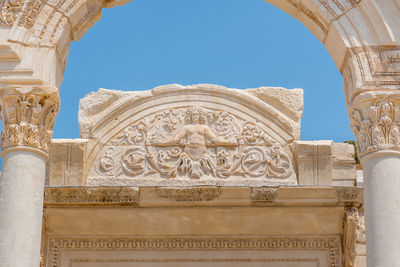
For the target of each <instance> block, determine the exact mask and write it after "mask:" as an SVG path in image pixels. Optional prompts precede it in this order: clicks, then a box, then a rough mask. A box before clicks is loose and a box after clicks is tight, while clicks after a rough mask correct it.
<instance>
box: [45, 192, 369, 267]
mask: <svg viewBox="0 0 400 267" xmlns="http://www.w3.org/2000/svg"><path fill="white" fill-rule="evenodd" d="M362 203H363V198H362V189H361V188H357V187H321V186H320V187H315V186H313V187H299V186H295V187H257V188H250V187H217V186H214V187H201V186H200V187H182V188H177V187H87V186H82V187H47V188H46V189H45V198H44V207H45V214H44V216H45V238H44V240H45V244H46V245H45V246H44V247H43V252H42V255H43V258H44V261H45V262H46V264H47V265H45V266H59V267H66V266H75V265H76V266H79V264H86V265H87V266H96V267H97V266H98V265H97V264H100V263H102V264H106V266H116V267H117V266H124V265H121V264H123V263H125V264H127V263H129V264H131V265H132V266H136V264H138V265H139V266H141V265H140V264H144V263H146V264H150V266H153V265H151V264H156V263H158V264H159V263H160V262H163V263H165V264H166V263H167V262H169V264H172V265H171V266H174V265H173V264H179V263H182V262H184V263H185V265H184V266H192V265H191V264H195V263H196V262H201V263H202V266H215V265H216V264H217V263H221V262H229V263H231V264H237V265H233V266H242V265H240V264H243V263H244V262H246V263H247V262H248V263H249V264H254V263H256V262H257V263H261V262H262V263H263V266H271V267H272V266H273V267H276V266H279V267H281V266H282V267H288V266H293V267H296V266H303V267H314V266H321V267H322V266H326V267H348V266H353V265H352V264H353V263H354V260H355V259H358V260H362V259H363V258H362V257H361V258H356V257H355V255H354V254H353V252H354V249H355V248H358V246H360V245H361V243H362V242H363V238H364V237H363V231H362V225H363V224H362V218H361V217H360V216H359V215H358V209H357V208H359V207H360V206H361V205H362ZM255 218H257V219H255ZM160 224H161V225H162V227H159V225H160ZM66 225H68V227H66ZM165 233H168V234H167V235H165ZM364 239H365V238H364ZM342 249H344V250H342ZM167 251H168V252H169V253H165V252H167ZM194 251H197V253H198V254H193V253H194ZM229 251H234V253H233V254H231V253H229ZM249 251H251V252H249ZM138 252H140V253H138ZM170 253H173V256H172V254H170ZM249 253H250V254H249ZM167 254H168V255H167ZM146 255H148V256H149V257H147V256H146ZM189 255H190V257H189ZM239 255H245V256H243V257H242V256H239ZM357 255H358V254H357ZM150 256H151V257H150ZM346 257H347V258H346ZM357 257H358V256H357ZM146 259H147V260H146ZM189 259H190V260H189ZM218 259H220V260H218ZM344 260H345V262H343V261H344ZM278 263H279V265H276V264H278ZM316 264H317V265H316ZM100 266H101V265H100ZM156 266H157V265H156ZM167 266H169V265H167ZM194 266H196V265H194Z"/></svg>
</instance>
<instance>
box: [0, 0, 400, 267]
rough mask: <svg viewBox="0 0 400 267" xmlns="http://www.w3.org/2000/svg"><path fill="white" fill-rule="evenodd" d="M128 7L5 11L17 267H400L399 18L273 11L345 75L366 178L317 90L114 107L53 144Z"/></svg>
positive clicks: (364, 10) (2, 50)
mask: <svg viewBox="0 0 400 267" xmlns="http://www.w3.org/2000/svg"><path fill="white" fill-rule="evenodd" d="M127 2H129V0H52V1H47V0H43V1H41V0H3V1H0V107H1V110H0V111H1V112H0V114H1V119H2V123H3V130H2V133H1V140H2V142H1V151H2V152H1V157H2V172H1V178H0V215H1V216H0V263H1V266H5V267H27V266H28V267H31V266H32V267H37V266H39V264H40V263H41V261H42V263H43V264H44V265H45V266H73V267H77V266H81V267H82V266H118V267H120V266H137V265H140V266H149V265H150V266H160V265H162V266H168V265H169V266H196V265H197V266H200V265H201V266H204V265H211V266H213V265H217V264H218V265H220V266H222V265H229V266H231V265H236V266H242V265H245V264H246V265H253V266H328V265H329V266H354V264H359V266H362V264H364V263H365V260H366V264H367V266H368V267H388V266H400V253H398V248H399V247H400V228H399V225H400V213H399V210H400V194H399V193H398V192H399V188H400V179H399V177H400V167H399V166H400V97H399V96H400V94H399V92H400V31H399V28H400V16H399V14H400V4H399V1H398V0H331V1H327V0H279V1H277V0H266V2H268V3H271V4H273V5H275V6H277V7H279V8H281V9H282V10H283V11H285V12H287V13H288V14H289V15H291V16H293V17H295V18H296V19H298V20H299V22H301V23H303V24H304V25H305V26H306V27H307V28H308V29H309V30H310V31H311V32H312V33H313V34H314V35H315V37H316V38H317V39H318V40H320V41H321V42H322V43H323V44H324V45H325V47H326V49H327V50H328V52H329V53H330V55H331V56H332V59H333V60H334V62H335V64H336V66H337V68H338V70H339V71H340V73H341V74H342V76H343V80H344V91H345V101H346V104H347V109H348V115H349V118H350V121H351V125H350V127H351V130H352V131H353V133H354V135H355V137H356V139H357V140H356V146H357V151H358V156H359V158H360V161H361V164H362V175H361V174H360V175H359V178H357V172H356V167H355V166H354V161H353V151H354V150H353V149H352V147H351V146H350V145H346V144H335V143H332V142H330V141H316V142H304V141H301V140H299V138H298V137H299V130H300V128H299V122H300V117H301V110H302V104H301V103H302V101H301V91H299V90H293V91H286V90H283V89H276V88H275V89H273V88H257V89H249V90H244V91H238V90H231V89H226V88H222V87H219V86H211V85H197V86H188V87H184V86H179V85H170V86H164V87H160V88H155V89H153V90H152V91H149V92H146V93H128V92H126V93H123V92H115V91H107V90H100V91H99V92H97V93H94V94H92V95H89V96H88V97H86V98H85V99H83V100H82V103H84V104H82V107H81V111H80V126H81V134H82V139H79V140H51V136H52V133H53V132H52V129H53V124H54V119H55V117H56V116H57V113H58V110H59V103H60V97H59V96H60V92H59V90H60V85H61V83H62V80H63V74H64V70H65V63H66V60H67V57H68V52H69V46H70V44H71V42H72V41H78V40H79V39H80V38H81V37H82V36H83V35H84V34H85V33H86V32H87V31H88V30H89V29H90V28H91V27H92V26H93V25H94V23H96V22H97V21H98V20H99V19H100V18H101V11H102V9H103V8H112V7H114V6H121V5H124V4H126V3H127ZM293 45H296V44H295V43H294V44H293ZM193 88H195V89H193ZM327 123H329V122H327ZM361 177H362V179H361ZM357 179H358V180H359V182H360V183H359V184H358V182H357ZM361 184H362V187H363V188H364V190H362V188H361ZM45 185H46V187H45ZM364 214H365V231H364V223H363V219H362V218H363V217H364ZM364 232H365V238H364ZM364 243H365V244H364ZM365 255H366V256H365ZM365 257H366V258H365ZM363 262H364V263H363ZM360 264H361V265H360ZM364 265H365V264H364ZM356 266H357V265H356Z"/></svg>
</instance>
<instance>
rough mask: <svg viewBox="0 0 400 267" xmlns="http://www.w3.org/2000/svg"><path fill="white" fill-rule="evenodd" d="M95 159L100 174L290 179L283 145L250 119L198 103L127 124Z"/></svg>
mask: <svg viewBox="0 0 400 267" xmlns="http://www.w3.org/2000/svg"><path fill="white" fill-rule="evenodd" d="M102 153H103V154H102V155H101V156H100V157H99V158H98V160H97V162H96V163H95V170H96V172H97V174H99V175H101V176H113V177H119V176H124V177H137V176H139V175H141V176H148V175H154V174H157V175H159V176H160V177H162V178H175V177H189V178H192V179H199V178H201V177H205V176H208V177H215V178H223V179H224V178H228V177H230V176H232V175H235V176H240V177H255V178H277V179H284V178H287V177H289V176H290V175H291V174H292V172H293V168H292V165H291V162H290V158H289V156H288V155H287V154H286V153H285V152H284V149H283V147H282V146H281V145H280V144H279V143H278V142H276V141H274V140H273V139H272V138H271V137H269V136H268V135H267V134H266V133H265V132H264V131H263V130H262V129H261V128H260V127H259V126H257V125H256V124H255V123H251V122H248V121H246V120H244V119H241V118H238V117H236V116H234V115H232V114H229V113H228V112H226V111H216V110H209V109H205V108H202V107H199V106H189V107H183V108H170V109H166V110H162V111H160V112H158V113H156V114H154V115H153V116H150V117H148V118H143V119H141V120H140V121H138V122H136V123H134V124H132V125H130V126H128V127H127V128H125V129H124V130H122V131H121V132H120V133H119V134H117V135H116V136H115V137H114V138H113V139H112V140H111V142H109V143H108V144H106V146H105V147H104V149H103V152H102Z"/></svg>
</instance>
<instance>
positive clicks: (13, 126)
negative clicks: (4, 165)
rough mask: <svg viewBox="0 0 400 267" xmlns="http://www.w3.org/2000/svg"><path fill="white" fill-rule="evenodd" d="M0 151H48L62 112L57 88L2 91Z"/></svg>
mask: <svg viewBox="0 0 400 267" xmlns="http://www.w3.org/2000/svg"><path fill="white" fill-rule="evenodd" d="M0 94H1V99H0V104H1V118H2V121H3V131H2V132H1V149H2V151H3V152H4V151H6V150H8V149H17V148H23V149H26V148H31V149H35V150H39V151H40V152H44V153H45V154H46V155H47V154H48V151H49V143H50V140H51V136H52V134H53V131H52V128H53V125H54V119H55V117H56V115H57V113H58V109H59V98H58V93H57V89H55V88H42V87H41V88H38V87H33V88H32V87H29V88H26V87H24V88H10V87H8V88H3V89H1V91H0Z"/></svg>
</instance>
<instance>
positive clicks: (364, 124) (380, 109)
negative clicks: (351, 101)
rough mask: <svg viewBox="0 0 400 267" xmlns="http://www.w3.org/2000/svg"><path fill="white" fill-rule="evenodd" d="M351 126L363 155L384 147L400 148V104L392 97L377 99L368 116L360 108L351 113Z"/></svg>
mask: <svg viewBox="0 0 400 267" xmlns="http://www.w3.org/2000/svg"><path fill="white" fill-rule="evenodd" d="M350 121H351V128H352V130H353V133H354V135H355V136H356V138H357V149H358V151H359V153H360V154H361V156H362V155H364V154H367V153H370V152H374V151H377V150H382V149H392V150H400V106H399V103H398V101H394V100H391V99H386V100H381V101H376V102H375V103H374V104H373V105H371V106H370V108H369V114H368V117H367V116H365V117H363V116H362V115H361V112H360V110H357V109H354V110H353V111H352V112H351V113H350Z"/></svg>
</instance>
